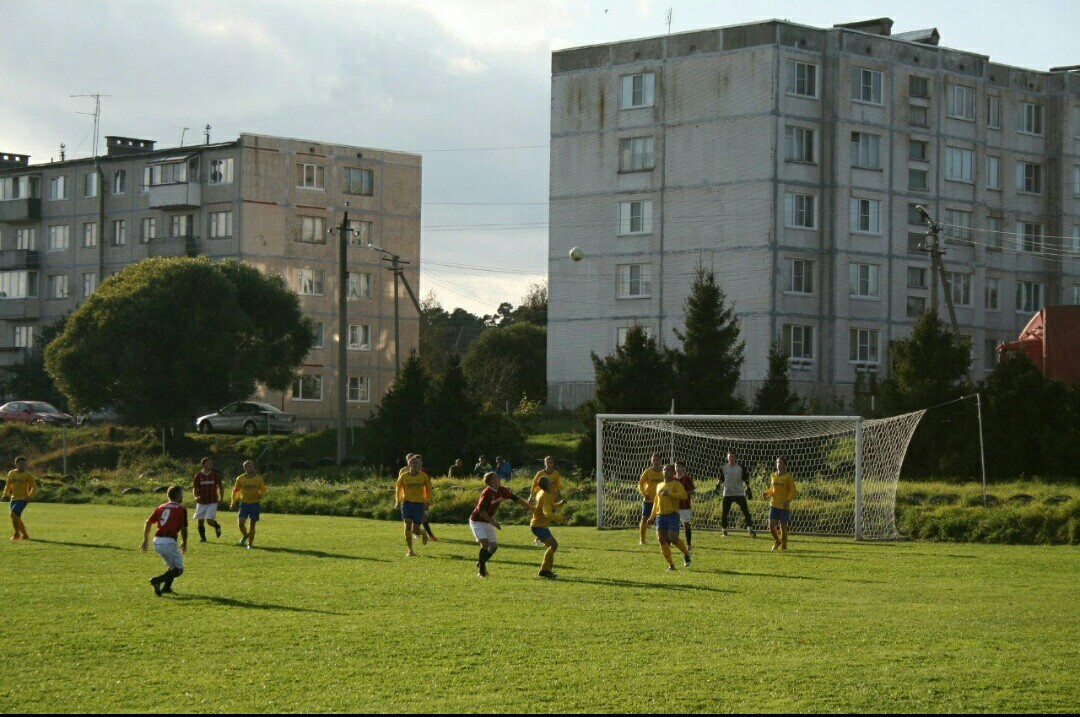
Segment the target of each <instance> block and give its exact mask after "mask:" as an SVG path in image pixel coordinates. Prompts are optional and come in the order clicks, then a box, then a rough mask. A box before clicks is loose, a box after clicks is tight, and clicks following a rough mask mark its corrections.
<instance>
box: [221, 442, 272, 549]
mask: <svg viewBox="0 0 1080 717" xmlns="http://www.w3.org/2000/svg"><path fill="white" fill-rule="evenodd" d="M237 495H239V496H240V512H239V513H237V514H236V522H237V524H238V525H239V527H240V534H241V535H242V536H243V537H242V538H240V542H239V543H238V545H246V546H247V549H248V550H251V546H253V545H255V524H256V523H258V522H259V503H260V501H262V499H263V498H264V497H265V496H266V484H265V483H263V479H262V476H261V475H256V474H255V464H254V463H253V462H251V461H244V472H243V473H241V474H240V475H238V476H236V483H235V484H234V485H233V489H232V500H231V501H230V502H229V508H230V509H232V508H233V507H234V506H235V505H236V497H237ZM249 520H250V521H251V527H250V528H248V527H247V525H246V523H247V522H248V521H249Z"/></svg>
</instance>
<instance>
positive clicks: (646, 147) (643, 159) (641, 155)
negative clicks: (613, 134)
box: [619, 137, 653, 172]
mask: <svg viewBox="0 0 1080 717" xmlns="http://www.w3.org/2000/svg"><path fill="white" fill-rule="evenodd" d="M652 168H653V138H652V137H630V138H627V139H620V140H619V171H620V172H647V171H649V170H651V169H652Z"/></svg>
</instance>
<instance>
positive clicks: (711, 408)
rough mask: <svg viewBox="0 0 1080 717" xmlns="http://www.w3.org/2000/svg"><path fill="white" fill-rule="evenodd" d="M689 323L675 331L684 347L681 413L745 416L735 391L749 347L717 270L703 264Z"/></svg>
mask: <svg viewBox="0 0 1080 717" xmlns="http://www.w3.org/2000/svg"><path fill="white" fill-rule="evenodd" d="M685 311H686V324H685V328H684V330H683V331H679V330H678V329H676V330H675V336H677V337H678V339H679V340H680V341H682V349H681V350H677V351H676V352H675V354H674V362H675V374H676V409H677V410H678V412H679V413H741V412H745V411H746V404H745V402H744V401H743V400H742V399H741V398H740V397H739V396H738V395H736V393H735V389H736V388H737V386H738V383H739V374H740V372H741V371H742V364H743V353H744V349H745V347H746V345H745V343H744V342H743V341H741V340H740V339H739V336H740V329H739V319H738V317H736V316H735V312H734V309H733V308H732V307H731V306H728V305H727V297H726V296H725V295H724V291H723V289H721V288H720V284H719V283H717V281H716V272H714V271H713V270H712V269H706V268H705V267H703V266H699V267H698V268H697V271H696V272H695V274H694V282H693V284H692V285H691V287H690V295H689V296H687V298H686V303H685Z"/></svg>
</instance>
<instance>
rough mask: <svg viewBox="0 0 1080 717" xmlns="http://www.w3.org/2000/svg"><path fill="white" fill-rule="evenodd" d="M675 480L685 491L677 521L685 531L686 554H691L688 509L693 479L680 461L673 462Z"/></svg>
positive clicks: (691, 516)
mask: <svg viewBox="0 0 1080 717" xmlns="http://www.w3.org/2000/svg"><path fill="white" fill-rule="evenodd" d="M675 478H676V479H677V480H678V481H679V483H681V484H682V487H683V488H685V489H686V498H685V499H684V500H681V501H679V521H680V522H681V523H682V524H683V530H685V531H686V552H688V553H690V552H693V550H694V549H693V547H691V545H692V543H693V532H692V530H691V527H690V524H691V521H692V518H693V511H692V510H691V508H690V501H691V500H692V498H693V495H694V479H693V478H691V477H690V473H688V472H687V470H686V464H685V463H683V462H682V461H675Z"/></svg>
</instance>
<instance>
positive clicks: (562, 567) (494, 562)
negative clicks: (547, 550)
mask: <svg viewBox="0 0 1080 717" xmlns="http://www.w3.org/2000/svg"><path fill="white" fill-rule="evenodd" d="M499 549H500V550H501V549H502V546H501V545H500V546H499ZM537 553H538V555H537V560H536V562H534V563H526V562H523V561H521V560H499V559H498V558H492V559H491V562H489V563H488V565H490V566H491V567H498V566H499V565H524V566H525V567H527V568H537V569H539V567H540V562H541V560H542V559H543V555H544V554H543V553H542V552H540V551H539V550H537ZM555 555H556V556H558V553H556V554H555ZM439 558H440V559H442V560H461V561H463V562H467V563H475V562H476V558H475V557H470V556H468V555H442V556H439ZM577 569H578V568H575V567H572V566H569V565H560V566H559V570H577Z"/></svg>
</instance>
